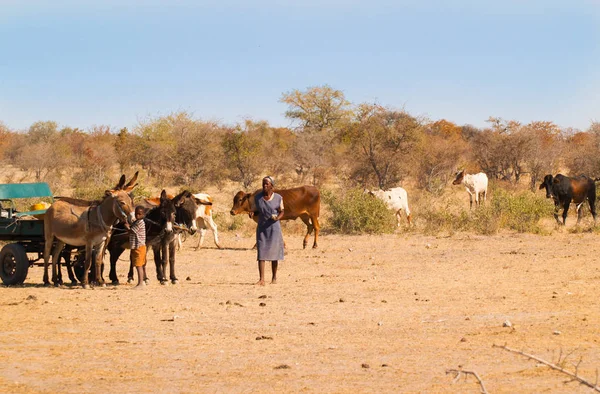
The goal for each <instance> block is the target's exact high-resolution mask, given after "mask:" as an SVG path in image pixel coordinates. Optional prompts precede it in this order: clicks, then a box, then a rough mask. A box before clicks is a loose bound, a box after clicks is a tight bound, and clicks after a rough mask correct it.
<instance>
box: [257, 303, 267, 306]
mask: <svg viewBox="0 0 600 394" xmlns="http://www.w3.org/2000/svg"><path fill="white" fill-rule="evenodd" d="M258 306H267V304H265V303H264V302H261V303H260V304H258Z"/></svg>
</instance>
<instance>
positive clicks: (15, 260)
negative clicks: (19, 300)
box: [0, 244, 29, 286]
mask: <svg viewBox="0 0 600 394" xmlns="http://www.w3.org/2000/svg"><path fill="white" fill-rule="evenodd" d="M28 270H29V259H28V258H27V253H26V252H25V248H24V247H23V246H21V245H19V244H8V245H5V246H4V247H3V248H2V250H1V251H0V277H1V278H2V283H4V284H5V285H7V286H10V285H17V284H19V283H23V282H24V281H25V278H27V271H28Z"/></svg>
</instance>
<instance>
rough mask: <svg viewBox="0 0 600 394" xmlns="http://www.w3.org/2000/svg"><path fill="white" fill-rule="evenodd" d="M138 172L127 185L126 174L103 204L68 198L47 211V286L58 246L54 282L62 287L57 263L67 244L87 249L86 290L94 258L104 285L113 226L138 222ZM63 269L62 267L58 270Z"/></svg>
mask: <svg viewBox="0 0 600 394" xmlns="http://www.w3.org/2000/svg"><path fill="white" fill-rule="evenodd" d="M137 177H138V173H137V172H136V173H135V175H134V176H133V178H132V179H131V180H130V181H129V183H127V184H126V185H125V175H122V176H121V179H120V180H119V183H118V184H117V186H115V188H114V189H112V190H107V191H106V192H105V194H104V198H103V199H102V201H100V202H97V203H94V204H92V205H81V204H77V201H76V200H73V201H69V199H68V198H65V199H62V200H58V201H56V202H54V203H53V204H52V205H51V206H50V208H48V210H47V211H46V216H45V218H44V237H45V244H44V284H45V285H49V284H50V282H49V281H48V260H49V257H50V250H51V249H52V244H53V243H54V241H55V240H56V247H55V248H54V253H53V254H52V282H53V283H54V285H55V286H58V285H59V283H58V279H57V278H58V270H57V262H58V259H59V256H60V253H61V251H62V250H63V248H64V246H65V244H68V245H71V246H85V267H84V274H83V280H82V281H81V284H82V286H83V288H84V289H85V288H88V271H89V269H90V267H91V265H92V256H93V255H94V253H93V252H96V253H95V258H96V261H95V263H96V278H97V280H98V283H99V284H100V285H104V279H102V276H101V274H100V268H101V265H102V257H103V256H102V253H101V252H102V249H103V246H104V244H105V242H106V240H107V238H108V237H109V236H110V233H111V230H112V226H113V225H114V224H115V223H116V221H117V220H121V221H128V222H132V221H133V219H134V216H133V215H134V206H133V200H132V198H131V196H130V195H129V192H131V190H133V188H134V187H135V186H136V185H137V184H136V183H135V181H136V180H137ZM58 269H60V266H59V267H58Z"/></svg>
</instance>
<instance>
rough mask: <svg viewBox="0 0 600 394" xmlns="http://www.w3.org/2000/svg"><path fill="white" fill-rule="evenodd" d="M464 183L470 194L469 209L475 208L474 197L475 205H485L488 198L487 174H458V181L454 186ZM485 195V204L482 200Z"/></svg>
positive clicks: (456, 180)
mask: <svg viewBox="0 0 600 394" xmlns="http://www.w3.org/2000/svg"><path fill="white" fill-rule="evenodd" d="M461 183H463V184H464V185H465V188H466V189H467V193H469V203H470V204H469V209H471V208H472V207H473V195H475V205H480V204H483V203H484V202H485V200H486V197H487V187H488V177H487V175H485V173H483V172H480V173H478V174H467V173H465V170H462V171H460V172H458V173H457V174H456V179H455V180H454V182H452V184H453V185H460V184H461ZM480 195H483V202H482V201H481V199H480Z"/></svg>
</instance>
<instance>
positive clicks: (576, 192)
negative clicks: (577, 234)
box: [540, 174, 596, 225]
mask: <svg viewBox="0 0 600 394" xmlns="http://www.w3.org/2000/svg"><path fill="white" fill-rule="evenodd" d="M542 189H546V198H552V199H553V200H554V218H555V219H556V222H557V223H558V224H562V225H565V224H566V222H567V212H568V211H569V206H570V205H571V201H573V202H574V203H575V204H576V207H577V224H579V222H580V221H581V216H582V214H583V212H582V210H581V207H582V206H583V204H584V203H585V200H586V199H587V200H588V203H589V204H590V211H591V212H592V216H593V217H594V223H596V184H595V183H594V180H593V179H591V178H589V177H587V176H585V175H580V176H578V177H574V178H569V177H567V176H564V175H562V174H556V176H555V177H553V176H552V175H546V176H545V177H544V182H542V184H541V185H540V190H542ZM561 207H562V208H563V213H562V217H563V221H562V223H561V222H560V220H559V219H558V211H559V209H560V208H561Z"/></svg>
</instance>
